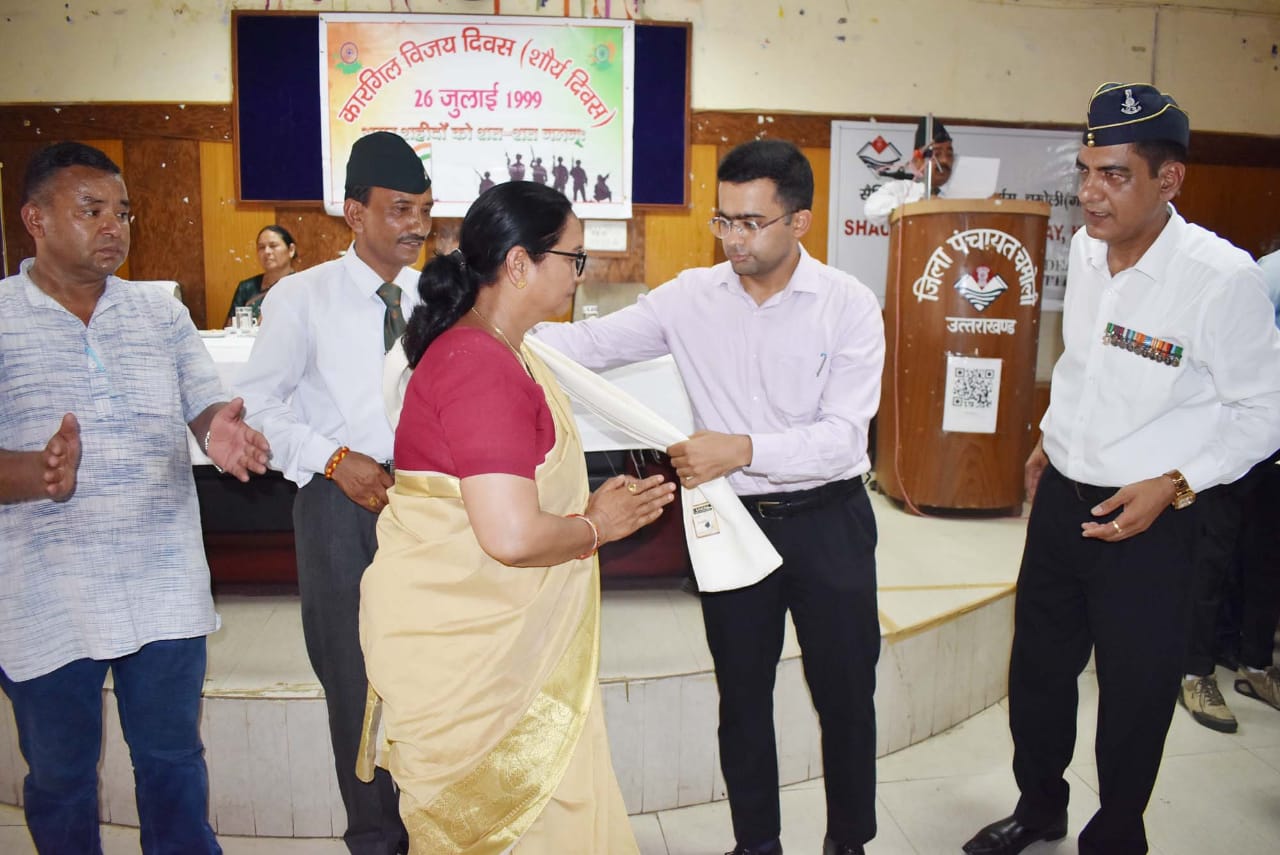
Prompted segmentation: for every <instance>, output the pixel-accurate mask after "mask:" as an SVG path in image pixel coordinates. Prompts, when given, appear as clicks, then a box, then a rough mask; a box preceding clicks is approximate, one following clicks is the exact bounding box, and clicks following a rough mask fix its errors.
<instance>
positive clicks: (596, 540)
mask: <svg viewBox="0 0 1280 855" xmlns="http://www.w3.org/2000/svg"><path fill="white" fill-rule="evenodd" d="M565 516H567V517H571V518H573V519H580V520H582V521H583V522H584V523H586V524H587V525H589V526H590V527H591V537H592V538H593V542H592V544H591V548H590V549H588V550H587V551H586V552H584V553H582V554H581V555H575V556H574V557H575V558H577V559H578V560H579V561H581V560H582V559H583V558H590V557H591V556H592V555H595V554H596V550H598V549H599V548H600V529H598V528H596V524H595V523H594V522H592V521H591V517H589V516H587V515H586V514H565Z"/></svg>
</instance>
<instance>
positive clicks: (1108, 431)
mask: <svg viewBox="0 0 1280 855" xmlns="http://www.w3.org/2000/svg"><path fill="white" fill-rule="evenodd" d="M1169 211H1170V218H1169V222H1168V223H1167V224H1166V225H1165V227H1164V230H1163V231H1162V232H1161V233H1160V236H1159V237H1158V238H1156V241H1155V243H1153V244H1152V245H1151V247H1150V248H1149V249H1148V250H1147V251H1146V253H1145V254H1144V255H1143V256H1142V258H1141V259H1139V261H1138V263H1137V264H1135V265H1134V266H1133V267H1131V268H1129V269H1127V270H1123V271H1121V272H1120V273H1118V274H1117V275H1115V276H1112V275H1111V273H1110V271H1109V269H1108V267H1107V245H1106V244H1105V243H1103V242H1102V241H1099V240H1095V239H1093V238H1091V237H1089V235H1088V234H1087V233H1086V232H1085V230H1084V229H1081V230H1080V231H1078V232H1076V235H1075V237H1074V238H1073V239H1072V242H1071V260H1070V265H1069V267H1068V270H1067V292H1066V299H1065V302H1064V307H1063V315H1062V337H1063V341H1064V343H1065V345H1066V349H1065V351H1064V353H1063V354H1062V357H1061V358H1060V359H1059V360H1058V363H1057V365H1056V366H1054V369H1053V383H1052V385H1051V387H1050V402H1049V409H1048V411H1047V412H1046V413H1045V417H1044V420H1043V421H1042V422H1041V427H1042V428H1043V430H1044V450H1045V453H1046V454H1047V455H1048V456H1049V460H1050V462H1052V463H1053V465H1054V467H1056V468H1057V469H1058V471H1060V472H1062V473H1063V474H1064V475H1066V476H1067V477H1068V478H1071V479H1073V480H1076V481H1081V482H1084V483H1087V484H1096V485H1099V486H1106V487H1120V486H1123V485H1126V484H1131V483H1134V482H1136V481H1141V480H1144V479H1146V478H1153V477H1155V476H1157V475H1160V474H1161V473H1164V472H1167V471H1169V470H1171V469H1178V470H1180V471H1181V472H1182V474H1183V476H1184V477H1185V478H1186V479H1187V483H1188V484H1189V485H1190V486H1191V488H1192V489H1194V490H1203V489H1206V488H1208V487H1212V486H1214V485H1215V484H1224V483H1229V482H1231V481H1234V480H1235V479H1237V478H1239V477H1240V476H1241V475H1243V474H1244V473H1245V472H1246V471H1248V469H1249V468H1250V467H1251V466H1252V465H1253V464H1254V463H1256V462H1258V461H1259V460H1262V459H1263V458H1265V457H1266V456H1267V455H1269V454H1270V453H1271V452H1273V451H1275V450H1276V449H1277V448H1280V331H1277V330H1276V328H1275V326H1274V324H1273V323H1272V320H1273V317H1274V316H1273V312H1272V307H1271V304H1270V302H1269V301H1268V300H1267V296H1266V292H1265V291H1264V288H1263V280H1262V272H1261V270H1260V269H1259V268H1258V266H1257V265H1256V264H1254V263H1253V261H1252V259H1250V258H1249V256H1248V254H1247V253H1245V252H1244V251H1243V250H1240V249H1237V248H1236V247H1234V246H1232V245H1231V244H1230V243H1228V242H1227V241H1225V240H1223V239H1222V238H1220V237H1218V236H1217V235H1215V234H1213V233H1212V232H1210V231H1207V230H1206V229H1203V228H1201V227H1200V226H1197V225H1194V224H1191V223H1188V222H1187V221H1186V220H1184V219H1183V218H1182V217H1181V216H1179V215H1178V213H1177V211H1175V210H1173V206H1170V207H1169ZM1108 323H1114V324H1117V325H1119V326H1121V327H1124V328H1126V329H1129V330H1133V331H1135V332H1137V333H1142V334H1145V335H1148V336H1152V337H1154V338H1156V339H1159V340H1162V341H1165V342H1169V343H1170V344H1172V345H1176V346H1178V347H1181V348H1182V356H1181V362H1180V364H1179V365H1177V366H1173V365H1169V364H1163V363H1161V362H1157V361H1155V360H1153V359H1148V358H1145V357H1143V356H1141V355H1140V354H1138V353H1134V352H1130V351H1128V350H1126V349H1123V348H1120V347H1115V346H1112V345H1109V344H1104V343H1103V337H1104V333H1105V331H1106V328H1107V324H1108Z"/></svg>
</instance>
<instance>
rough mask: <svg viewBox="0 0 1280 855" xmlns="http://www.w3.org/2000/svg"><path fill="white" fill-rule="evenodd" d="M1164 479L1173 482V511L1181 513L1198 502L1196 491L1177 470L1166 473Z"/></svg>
mask: <svg viewBox="0 0 1280 855" xmlns="http://www.w3.org/2000/svg"><path fill="white" fill-rule="evenodd" d="M1164 477H1166V478H1168V479H1169V480H1170V481H1172V482H1173V502H1172V504H1173V509H1174V510H1175V511H1180V510H1182V509H1183V508H1185V507H1187V506H1188V505H1190V504H1191V503H1192V502H1194V501H1195V500H1196V491H1195V490H1192V489H1191V485H1189V484H1188V483H1187V479H1186V478H1183V477H1182V473H1181V472H1179V471H1178V470H1177V469H1171V470H1169V471H1168V472H1166V473H1164Z"/></svg>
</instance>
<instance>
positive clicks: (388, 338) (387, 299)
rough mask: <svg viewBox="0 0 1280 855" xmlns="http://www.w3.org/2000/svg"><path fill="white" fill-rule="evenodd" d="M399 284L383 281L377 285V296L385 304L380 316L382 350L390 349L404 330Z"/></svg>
mask: <svg viewBox="0 0 1280 855" xmlns="http://www.w3.org/2000/svg"><path fill="white" fill-rule="evenodd" d="M400 293H401V292H400V286H399V285H397V284H396V283H394V282H383V283H382V284H381V285H379V286H378V296H379V297H381V298H382V302H384V303H386V304H387V312H386V314H384V315H383V316H382V346H383V350H384V352H385V351H387V350H390V349H391V345H393V344H395V343H396V339H398V338H399V337H400V335H401V334H402V333H403V332H404V328H405V325H406V324H405V320H404V312H402V311H400Z"/></svg>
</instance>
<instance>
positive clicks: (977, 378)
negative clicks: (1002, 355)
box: [951, 365, 999, 410]
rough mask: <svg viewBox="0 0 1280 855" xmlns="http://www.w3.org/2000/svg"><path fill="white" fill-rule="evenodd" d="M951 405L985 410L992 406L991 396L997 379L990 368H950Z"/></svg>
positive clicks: (958, 366) (957, 366)
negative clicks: (951, 374) (951, 373)
mask: <svg viewBox="0 0 1280 855" xmlns="http://www.w3.org/2000/svg"><path fill="white" fill-rule="evenodd" d="M952 372H953V377H952V384H951V405H952V406H953V407H965V408H966V409H974V410H985V409H988V408H990V407H992V406H994V403H995V402H994V401H993V400H992V395H993V394H994V392H995V384H996V383H997V382H999V377H998V375H997V374H996V372H995V371H994V370H993V369H991V368H965V367H963V366H960V365H956V366H953V367H952Z"/></svg>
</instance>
